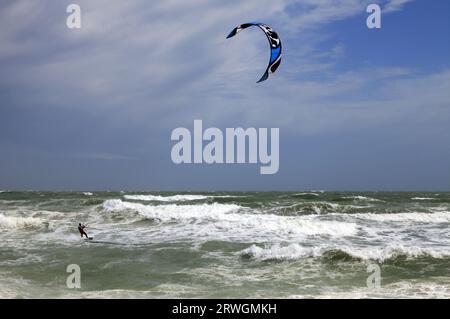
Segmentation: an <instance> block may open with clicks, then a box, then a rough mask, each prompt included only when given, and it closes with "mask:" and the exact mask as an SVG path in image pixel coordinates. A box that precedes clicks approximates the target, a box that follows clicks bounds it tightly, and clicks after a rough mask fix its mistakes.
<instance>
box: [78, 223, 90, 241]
mask: <svg viewBox="0 0 450 319" xmlns="http://www.w3.org/2000/svg"><path fill="white" fill-rule="evenodd" d="M85 228H86V225H81V223H79V224H78V231H79V232H80V235H81V238H83V235H85V236H86V238H89V236H88V235H87V234H86V232H85V231H84V229H85Z"/></svg>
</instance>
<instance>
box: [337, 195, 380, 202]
mask: <svg viewBox="0 0 450 319" xmlns="http://www.w3.org/2000/svg"><path fill="white" fill-rule="evenodd" d="M342 198H343V199H352V200H356V201H367V202H383V201H382V200H381V199H377V198H372V197H366V196H344V197H342Z"/></svg>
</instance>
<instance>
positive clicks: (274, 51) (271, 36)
mask: <svg viewBox="0 0 450 319" xmlns="http://www.w3.org/2000/svg"><path fill="white" fill-rule="evenodd" d="M251 26H257V27H259V28H260V29H261V30H263V31H264V33H265V34H266V36H267V39H268V40H269V44H270V60H269V65H268V66H267V69H266V72H264V74H263V76H262V77H261V79H259V81H258V82H256V83H259V82H262V81H265V80H267V79H268V77H269V73H274V72H275V71H276V69H277V68H278V67H279V66H280V63H281V40H280V38H279V37H278V34H277V33H276V32H275V31H273V29H272V28H271V27H270V26H268V25H267V24H264V23H256V22H250V23H244V24H241V25H239V26H237V27H236V28H234V29H233V30H232V31H231V32H230V34H229V35H228V36H227V39H228V38H231V37H234V36H235V35H236V34H238V33H239V32H240V31H242V30H244V29H246V28H248V27H251Z"/></svg>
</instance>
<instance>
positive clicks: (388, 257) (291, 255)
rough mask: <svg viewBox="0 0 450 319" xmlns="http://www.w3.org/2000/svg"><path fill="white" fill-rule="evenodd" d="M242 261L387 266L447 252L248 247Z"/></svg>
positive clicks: (389, 248) (405, 248) (448, 255)
mask: <svg viewBox="0 0 450 319" xmlns="http://www.w3.org/2000/svg"><path fill="white" fill-rule="evenodd" d="M240 255H241V256H242V257H244V258H245V257H247V258H255V259H258V260H297V259H302V258H311V257H312V258H324V259H327V260H355V259H356V260H362V261H377V262H382V263H383V262H389V261H394V260H396V259H399V258H405V259H414V258H420V257H431V258H435V259H444V258H450V249H449V248H444V247H443V248H426V247H417V246H411V247H408V246H402V245H392V246H387V247H334V246H328V247H305V246H302V245H300V244H289V245H285V246H282V245H280V244H274V245H271V246H266V247H259V246H257V245H252V246H250V247H249V248H246V249H244V250H242V251H241V252H240Z"/></svg>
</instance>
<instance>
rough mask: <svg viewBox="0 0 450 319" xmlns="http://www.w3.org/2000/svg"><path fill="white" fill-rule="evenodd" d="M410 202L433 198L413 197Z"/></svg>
mask: <svg viewBox="0 0 450 319" xmlns="http://www.w3.org/2000/svg"><path fill="white" fill-rule="evenodd" d="M411 199H412V200H435V198H431V197H413V198H411Z"/></svg>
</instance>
